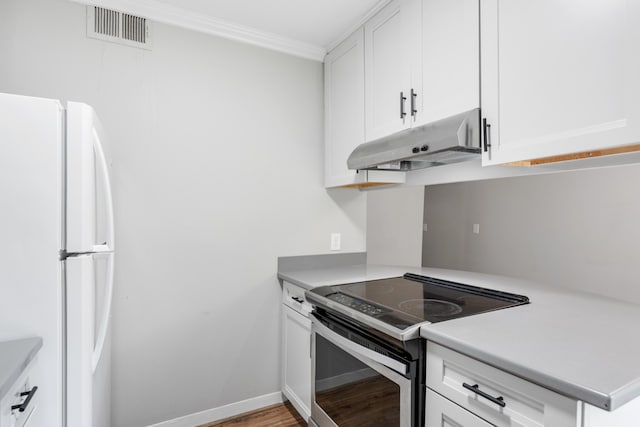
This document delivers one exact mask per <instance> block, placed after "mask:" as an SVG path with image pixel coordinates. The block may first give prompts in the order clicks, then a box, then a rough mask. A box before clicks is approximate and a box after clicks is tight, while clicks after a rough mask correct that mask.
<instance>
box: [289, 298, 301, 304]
mask: <svg viewBox="0 0 640 427" xmlns="http://www.w3.org/2000/svg"><path fill="white" fill-rule="evenodd" d="M291 299H292V300H294V301H295V302H299V303H300V304H302V303H303V302H304V300H303V299H302V298H300V297H291Z"/></svg>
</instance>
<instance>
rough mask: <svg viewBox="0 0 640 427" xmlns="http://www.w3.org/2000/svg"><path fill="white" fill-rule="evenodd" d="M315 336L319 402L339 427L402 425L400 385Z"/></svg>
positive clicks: (387, 426) (315, 385) (317, 400)
mask: <svg viewBox="0 0 640 427" xmlns="http://www.w3.org/2000/svg"><path fill="white" fill-rule="evenodd" d="M315 337H316V358H315V359H316V366H315V384H314V387H315V395H316V403H317V404H318V406H320V407H321V408H322V410H324V412H325V413H326V414H327V415H328V416H329V417H330V418H331V419H332V420H333V421H334V422H335V423H336V424H337V425H339V426H359V427H366V426H372V427H373V426H375V427H395V426H400V386H399V385H398V384H396V383H394V382H393V381H391V380H389V379H387V378H386V377H385V376H383V375H381V374H379V373H378V372H377V371H375V370H373V369H371V368H370V367H368V366H367V365H366V364H364V363H362V362H361V361H360V360H358V359H356V358H355V357H353V356H351V355H350V354H348V353H347V352H345V351H344V350H342V349H341V348H339V347H337V346H336V345H334V344H332V343H331V342H329V341H328V340H326V339H325V338H323V337H322V336H321V335H320V334H315Z"/></svg>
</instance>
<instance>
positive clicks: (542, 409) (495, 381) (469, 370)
mask: <svg viewBox="0 0 640 427" xmlns="http://www.w3.org/2000/svg"><path fill="white" fill-rule="evenodd" d="M427 386H428V387H429V388H431V389H433V390H435V391H437V392H438V393H440V394H441V395H443V396H445V397H447V398H448V399H451V400H452V401H453V402H455V403H457V404H458V405H460V406H462V407H463V408H466V409H467V410H469V411H471V412H473V413H474V414H476V415H478V416H479V417H481V418H483V419H485V420H487V421H488V422H490V423H491V424H494V425H496V426H509V427H511V426H519V427H520V426H521V427H529V426H531V427H534V426H535V427H543V426H553V427H565V426H574V427H575V426H576V424H577V423H578V420H579V417H578V411H579V405H578V402H577V401H576V400H573V399H570V398H568V397H565V396H562V395H560V394H558V393H555V392H553V391H551V390H548V389H545V388H543V387H540V386H538V385H535V384H532V383H530V382H528V381H525V380H523V379H522V378H518V377H516V376H514V375H511V374H508V373H506V372H504V371H501V370H499V369H496V368H494V367H492V366H489V365H487V364H485V363H482V362H479V361H477V360H475V359H472V358H470V357H467V356H464V355H462V354H460V353H457V352H455V351H452V350H450V349H448V348H445V347H442V346H440V345H438V344H435V343H432V342H428V343H427ZM427 409H428V408H427Z"/></svg>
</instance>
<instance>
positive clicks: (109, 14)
mask: <svg viewBox="0 0 640 427" xmlns="http://www.w3.org/2000/svg"><path fill="white" fill-rule="evenodd" d="M87 36H88V37H90V38H93V39H98V40H105V41H110V42H114V43H119V44H123V45H126V46H132V47H139V48H142V49H147V50H150V49H151V23H150V22H149V21H148V20H147V19H146V18H142V17H140V16H134V15H129V14H128V13H122V12H117V11H115V10H110V9H105V8H102V7H97V6H87Z"/></svg>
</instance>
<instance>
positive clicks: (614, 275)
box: [422, 165, 640, 303]
mask: <svg viewBox="0 0 640 427" xmlns="http://www.w3.org/2000/svg"><path fill="white" fill-rule="evenodd" d="M639 182H640V166H637V165H635V166H621V167H617V168H607V169H593V170H586V171H578V172H565V173H559V174H553V175H539V176H531V177H518V178H507V179H501V180H489V181H479V182H468V183H459V184H445V185H435V186H429V187H426V188H425V208H424V221H425V223H426V224H427V227H428V231H426V232H424V239H423V258H422V262H423V265H424V266H429V267H443V268H454V269H462V270H470V271H479V272H484V273H494V274H503V275H508V276H516V277H522V278H526V279H533V280H538V281H541V282H546V283H549V284H552V285H557V286H564V287H569V288H574V289H582V290H585V291H589V292H594V293H598V294H603V295H607V294H609V295H611V296H613V297H616V298H620V299H624V300H629V301H634V302H637V303H640V285H639V283H640V282H639V281H638V278H639V277H640V192H639V191H638V188H637V187H638V183H639ZM474 223H475V224H480V234H473V232H472V227H473V224H474Z"/></svg>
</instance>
